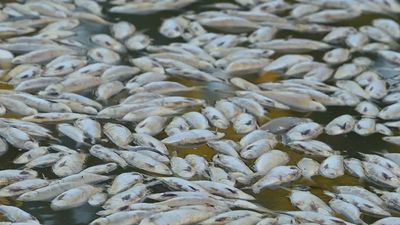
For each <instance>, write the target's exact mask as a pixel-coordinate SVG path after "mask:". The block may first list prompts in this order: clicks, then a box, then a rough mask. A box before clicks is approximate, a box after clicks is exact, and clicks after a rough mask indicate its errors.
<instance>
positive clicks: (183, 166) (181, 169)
mask: <svg viewBox="0 0 400 225" xmlns="http://www.w3.org/2000/svg"><path fill="white" fill-rule="evenodd" d="M170 165H171V171H172V172H173V173H174V174H176V175H177V176H179V177H182V178H184V179H190V178H192V177H193V176H194V175H195V174H196V171H195V170H194V168H193V167H192V166H191V165H190V164H189V162H188V161H186V159H184V158H181V157H178V156H172V157H171V160H170Z"/></svg>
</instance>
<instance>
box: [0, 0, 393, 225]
mask: <svg viewBox="0 0 400 225" xmlns="http://www.w3.org/2000/svg"><path fill="white" fill-rule="evenodd" d="M213 2H216V1H212V0H209V1H201V3H197V4H194V5H192V6H190V7H188V8H185V9H183V10H199V9H200V8H201V7H202V6H203V5H205V4H208V3H213ZM179 12H181V11H178V13H179ZM176 14H177V12H166V13H158V14H154V15H150V16H120V15H112V14H110V15H108V16H109V19H110V20H111V21H118V20H126V21H129V22H132V23H133V24H135V26H136V27H137V28H138V30H140V31H142V32H145V33H146V34H149V35H150V36H151V37H152V38H154V44H167V43H169V42H171V40H169V39H166V38H164V37H162V36H161V35H159V33H158V27H159V26H160V24H161V22H162V19H165V18H168V17H171V16H175V15H176ZM377 17H378V16H377V15H373V14H371V15H367V16H362V17H361V18H359V19H357V20H352V21H349V22H344V23H342V25H347V26H356V27H358V26H361V25H365V24H369V23H370V22H371V20H372V19H375V18H377ZM379 17H381V16H379ZM84 24H85V23H84ZM91 32H99V33H100V32H107V30H106V27H103V26H99V25H95V24H92V23H87V24H85V27H84V29H82V28H79V30H78V31H77V37H76V38H77V39H79V40H80V41H82V42H83V43H85V44H87V45H91V43H90V41H89V36H88V35H87V34H89V33H91ZM288 36H291V37H303V38H312V39H321V37H322V36H319V35H308V34H298V33H293V32H279V33H278V37H288ZM174 41H182V40H179V39H178V40H174ZM321 55H322V53H319V52H316V53H314V54H313V56H314V57H315V60H316V61H318V60H319V59H320V58H321ZM135 56H136V53H131V54H130V55H127V56H126V58H125V59H127V58H128V57H135ZM378 64H379V61H378ZM245 78H246V79H247V80H250V81H252V82H254V83H262V82H268V81H275V80H279V79H280V78H281V76H280V75H279V74H274V73H266V74H256V75H252V76H246V77H245ZM175 80H176V81H179V82H182V83H184V84H185V85H188V86H199V88H198V89H196V90H194V91H192V92H190V93H183V95H185V96H188V97H189V96H190V97H196V98H203V99H205V100H206V101H207V103H209V104H211V105H212V104H214V103H215V101H216V100H218V99H220V98H223V97H227V96H230V95H231V94H230V93H231V92H232V91H233V90H234V89H232V87H231V86H228V85H225V84H220V83H202V82H197V81H187V80H182V79H175ZM11 88H12V87H10V86H8V85H4V84H0V89H11ZM89 95H90V93H89ZM125 95H126V93H122V94H119V95H118V96H117V97H115V98H113V99H112V100H110V101H109V104H110V105H111V104H114V103H115V102H117V101H118V100H119V99H120V98H122V97H124V96H125ZM342 114H352V115H355V116H359V115H358V114H357V113H356V112H355V111H354V110H353V109H352V108H346V107H329V108H328V110H327V111H326V112H323V113H299V112H293V111H287V110H270V111H269V113H268V114H267V115H266V117H265V118H260V119H259V121H258V122H259V124H260V125H261V124H263V123H265V122H266V121H268V120H269V119H271V118H275V117H281V116H300V117H308V118H311V119H313V120H314V121H316V122H318V123H321V124H326V123H328V122H329V121H331V120H332V119H333V118H335V117H337V116H339V115H342ZM4 117H7V118H14V117H15V115H12V114H6V115H5V116H4ZM125 125H127V127H128V128H130V129H133V128H134V126H135V124H125ZM49 128H52V129H53V130H54V127H52V126H50V127H49ZM224 132H225V133H226V138H228V139H232V140H239V139H240V138H241V136H239V135H237V134H235V133H234V132H233V130H232V128H230V129H228V130H224ZM162 137H163V135H160V136H159V138H162ZM381 137H382V136H381V135H380V134H374V135H370V136H368V137H362V136H359V135H357V134H355V133H350V134H348V135H340V136H327V135H321V136H319V137H318V139H319V140H321V141H323V142H326V143H328V144H330V145H331V146H332V147H333V148H334V149H336V150H338V151H341V152H342V154H343V155H345V156H352V157H359V155H358V153H360V152H364V153H366V152H380V151H385V150H390V151H391V152H400V148H399V147H396V146H394V145H390V144H388V143H386V142H383V141H382V139H381ZM62 141H63V143H65V145H67V146H68V147H71V148H76V147H77V146H75V143H74V142H72V141H69V140H67V139H62ZM41 144H42V145H46V144H47V143H41ZM103 144H104V145H106V146H107V143H103ZM276 148H277V149H280V150H283V151H285V152H287V153H289V155H290V157H291V162H290V163H289V164H296V163H297V161H298V160H299V159H301V158H302V157H303V155H301V154H298V153H296V152H294V151H293V150H290V149H288V148H286V147H285V146H282V145H278V146H277V147H276ZM84 150H87V149H85V148H84ZM170 151H171V152H172V151H177V153H178V155H180V156H185V155H187V154H192V153H194V154H198V155H202V156H204V157H206V158H207V159H211V158H212V156H213V154H214V153H213V151H212V150H210V149H209V148H208V147H207V146H204V145H202V146H197V147H191V148H170ZM19 154H20V153H19V152H18V151H16V150H15V149H12V150H11V151H9V153H8V154H6V155H4V156H3V157H2V158H1V159H2V160H1V162H0V169H10V168H18V167H19V166H18V165H14V164H13V163H12V160H13V159H15V158H16V157H17V156H18V155H19ZM316 160H318V161H321V160H322V159H321V158H316ZM99 163H100V161H99V160H96V159H94V158H93V157H92V158H90V159H89V160H88V162H87V164H88V166H90V165H95V164H99ZM250 163H252V162H250V161H249V164H250ZM49 170H50V169H46V170H40V172H43V174H44V176H46V177H47V178H49V179H51V178H55V177H54V175H52V173H51V172H50V171H49ZM128 170H132V171H134V170H133V169H132V168H128ZM121 171H122V170H119V171H115V172H114V174H118V173H119V172H121ZM125 171H126V170H125ZM359 184H361V185H364V183H363V181H360V180H358V179H355V178H353V177H351V176H349V175H345V176H343V177H340V178H338V179H326V178H323V177H320V176H316V177H314V179H313V180H312V181H310V180H304V179H303V180H300V181H297V182H296V183H295V184H294V185H307V186H310V187H311V191H312V192H313V193H314V194H316V195H318V196H320V197H321V198H322V199H324V200H326V201H328V198H327V197H326V196H325V195H323V194H322V190H332V187H333V186H335V185H359ZM287 195H288V192H287V191H286V190H282V189H278V190H270V189H263V190H262V191H261V193H260V194H258V195H257V196H256V197H257V202H258V203H259V204H261V205H263V206H265V207H267V208H270V209H272V210H294V208H293V207H292V206H291V204H290V202H289V199H288V198H287ZM0 203H1V204H6V205H15V206H19V207H21V208H22V209H24V210H26V211H28V212H30V213H32V214H33V215H34V216H36V217H37V218H38V219H39V220H40V221H41V222H42V223H43V224H45V225H61V224H62V225H86V224H88V223H89V222H90V221H92V220H93V219H95V218H97V216H96V214H95V213H96V212H97V211H99V210H100V209H99V208H94V207H90V206H88V205H85V206H82V207H79V208H75V209H72V210H65V211H60V212H54V211H52V210H51V209H50V207H49V203H48V202H43V203H37V202H35V203H22V202H18V201H16V200H15V199H12V198H2V199H1V198H0ZM363 219H364V221H366V222H372V221H374V220H375V219H374V218H372V217H371V218H368V217H364V218H363Z"/></svg>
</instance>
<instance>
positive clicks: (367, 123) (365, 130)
mask: <svg viewBox="0 0 400 225" xmlns="http://www.w3.org/2000/svg"><path fill="white" fill-rule="evenodd" d="M375 124H376V123H375V120H374V119H371V118H362V119H361V120H359V121H357V123H356V124H355V126H354V132H356V133H357V134H359V135H362V136H366V135H370V134H373V133H375Z"/></svg>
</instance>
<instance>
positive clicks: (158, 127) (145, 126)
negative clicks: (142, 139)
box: [135, 116, 167, 136]
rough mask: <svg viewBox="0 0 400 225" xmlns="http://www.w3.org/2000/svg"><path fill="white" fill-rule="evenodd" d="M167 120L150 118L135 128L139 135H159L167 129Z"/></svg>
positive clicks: (156, 117) (160, 117)
mask: <svg viewBox="0 0 400 225" xmlns="http://www.w3.org/2000/svg"><path fill="white" fill-rule="evenodd" d="M166 122H167V118H165V117H162V116H149V117H147V118H146V119H144V120H142V121H141V122H140V123H138V125H136V127H135V131H136V132H137V133H146V134H149V135H151V136H154V135H157V134H159V133H160V132H161V131H162V130H163V129H164V127H165V123H166Z"/></svg>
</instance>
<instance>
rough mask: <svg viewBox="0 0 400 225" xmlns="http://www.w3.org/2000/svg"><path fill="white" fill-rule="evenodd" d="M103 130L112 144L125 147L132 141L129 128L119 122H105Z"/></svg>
mask: <svg viewBox="0 0 400 225" xmlns="http://www.w3.org/2000/svg"><path fill="white" fill-rule="evenodd" d="M103 132H104V134H105V135H106V136H107V137H108V138H109V139H110V140H111V141H112V142H113V143H114V144H116V145H117V146H119V147H122V148H126V147H127V146H128V145H129V144H130V143H131V142H132V141H133V136H132V133H131V132H130V130H129V129H128V128H126V127H124V126H122V125H120V124H114V123H106V124H104V126H103Z"/></svg>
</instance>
